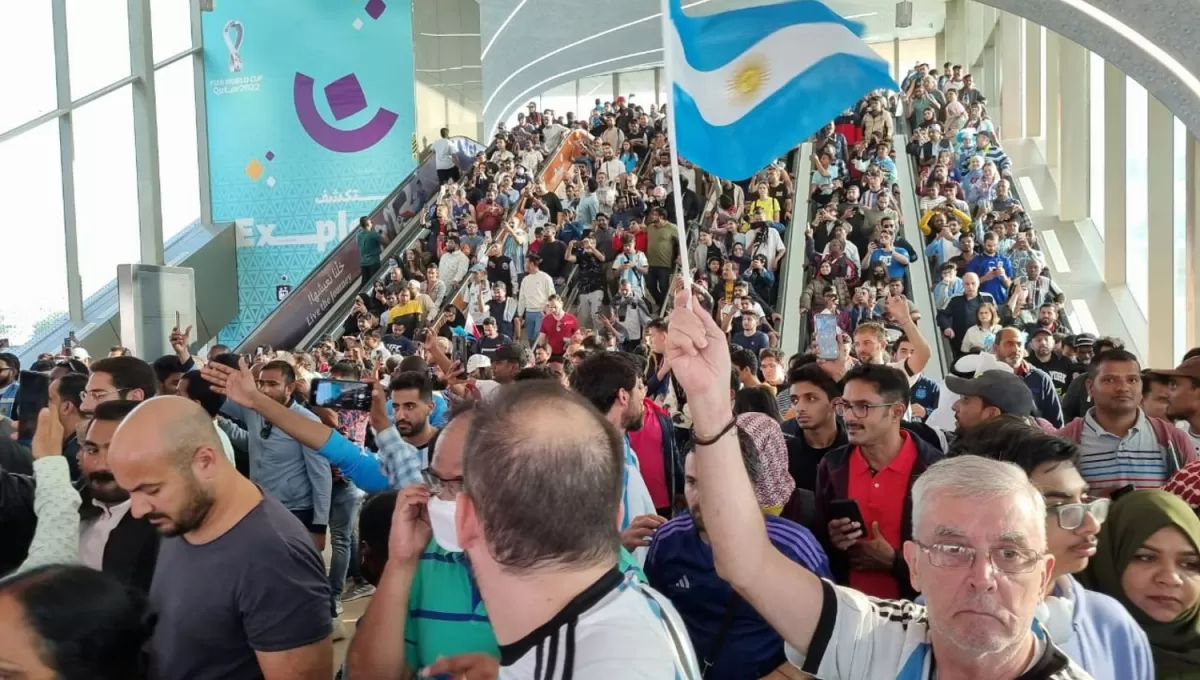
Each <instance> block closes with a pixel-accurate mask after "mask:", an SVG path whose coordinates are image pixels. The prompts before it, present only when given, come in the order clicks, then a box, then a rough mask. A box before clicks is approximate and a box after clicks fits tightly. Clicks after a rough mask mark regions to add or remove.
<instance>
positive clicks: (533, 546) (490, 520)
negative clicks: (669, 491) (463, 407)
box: [463, 380, 625, 573]
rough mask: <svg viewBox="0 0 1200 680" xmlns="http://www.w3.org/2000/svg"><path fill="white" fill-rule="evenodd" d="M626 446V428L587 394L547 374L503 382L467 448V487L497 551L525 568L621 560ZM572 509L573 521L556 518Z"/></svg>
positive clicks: (509, 563)
mask: <svg viewBox="0 0 1200 680" xmlns="http://www.w3.org/2000/svg"><path fill="white" fill-rule="evenodd" d="M530 422H560V423H570V424H571V427H569V428H533V429H531V428H530V427H529V423H530ZM624 452H625V444H624V440H623V438H622V436H621V433H620V432H618V431H617V428H616V427H614V426H613V424H612V423H610V422H609V421H608V420H607V419H606V418H604V416H603V415H602V414H600V413H599V412H598V411H597V410H596V407H595V406H593V405H592V404H591V403H590V402H588V401H587V400H586V399H584V398H583V397H582V396H581V395H579V394H576V393H574V392H571V391H569V390H563V389H562V387H561V386H559V385H557V384H555V383H553V382H551V381H547V380H527V381H524V382H520V383H515V384H513V385H506V386H504V387H502V388H500V389H499V390H496V391H495V392H494V393H493V394H492V396H491V398H489V399H488V400H487V403H486V405H485V407H484V408H481V409H477V410H476V413H475V416H474V420H473V421H472V423H471V428H470V432H469V434H468V435H467V445H466V447H465V450H464V455H463V483H464V490H465V491H466V493H467V494H468V495H469V496H470V498H471V501H472V502H473V503H474V506H475V512H476V516H477V517H478V519H479V524H480V526H481V528H482V530H483V534H484V536H485V537H486V540H487V542H488V550H489V552H490V554H491V556H492V557H493V558H494V559H495V560H496V562H497V563H499V564H500V565H501V566H503V567H504V568H505V569H507V570H509V571H512V572H518V573H519V572H525V571H529V570H533V569H537V568H539V567H545V566H550V565H556V566H563V565H580V566H583V565H586V566H596V565H599V564H603V563H604V562H605V561H610V560H615V558H616V555H617V552H618V550H619V548H620V544H621V538H620V534H619V532H618V530H617V526H616V517H617V514H618V511H619V509H620V506H621V494H622V488H623V480H624V472H625V466H624V456H625V453H624ZM567 509H569V511H570V514H571V518H570V521H569V522H567V521H550V522H547V518H555V517H558V518H561V516H562V513H563V512H564V511H566V510H567Z"/></svg>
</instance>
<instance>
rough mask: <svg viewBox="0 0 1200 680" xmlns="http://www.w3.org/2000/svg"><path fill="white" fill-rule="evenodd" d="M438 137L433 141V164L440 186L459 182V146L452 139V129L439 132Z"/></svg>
mask: <svg viewBox="0 0 1200 680" xmlns="http://www.w3.org/2000/svg"><path fill="white" fill-rule="evenodd" d="M438 135H439V136H438V138H437V139H435V140H433V162H434V167H436V168H437V177H438V184H445V183H447V182H457V181H458V180H459V177H460V173H459V171H458V145H457V144H455V143H454V140H452V139H450V128H442V129H441V130H438Z"/></svg>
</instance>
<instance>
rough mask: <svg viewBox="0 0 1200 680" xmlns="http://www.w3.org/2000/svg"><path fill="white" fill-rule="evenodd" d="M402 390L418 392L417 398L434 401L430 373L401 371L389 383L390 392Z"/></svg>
mask: <svg viewBox="0 0 1200 680" xmlns="http://www.w3.org/2000/svg"><path fill="white" fill-rule="evenodd" d="M400 390H416V391H417V396H418V397H420V398H421V400H423V401H429V400H431V399H433V385H432V384H431V382H430V380H429V374H428V373H422V372H420V371H401V372H399V373H397V374H396V375H394V376H392V379H391V380H390V381H389V382H388V391H389V392H399V391H400Z"/></svg>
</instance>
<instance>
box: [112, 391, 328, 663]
mask: <svg viewBox="0 0 1200 680" xmlns="http://www.w3.org/2000/svg"><path fill="white" fill-rule="evenodd" d="M108 461H109V466H110V467H111V469H112V472H113V475H114V476H115V477H116V480H117V482H118V483H119V484H120V485H121V487H122V488H124V489H127V490H129V492H130V499H131V501H132V504H131V506H130V512H131V513H132V514H133V516H134V517H139V518H141V517H145V518H146V519H147V520H149V522H150V523H151V524H153V525H154V526H155V527H156V528H157V529H158V531H159V533H161V534H162V535H163V536H164V538H163V541H162V544H161V546H160V548H159V553H158V564H157V566H156V569H155V572H154V580H153V583H152V585H151V588H150V600H151V604H152V605H153V608H154V610H155V611H156V612H157V614H158V624H157V627H156V628H155V634H154V641H153V645H152V650H151V651H152V657H153V674H152V675H153V677H155V678H157V679H158V680H175V679H179V680H183V679H184V678H187V679H188V680H207V679H209V678H211V679H212V680H217V679H218V678H219V679H221V680H243V679H245V680H257V679H258V678H265V679H266V680H276V679H279V680H283V679H285V678H286V679H287V680H310V679H311V680H327V679H328V678H329V677H331V676H332V675H333V650H332V642H331V640H330V628H331V625H330V619H329V581H328V580H327V579H326V577H325V570H324V565H323V563H322V561H321V556H320V555H319V554H318V553H317V551H316V548H315V547H314V546H313V543H312V539H311V538H310V536H309V534H308V532H307V531H306V530H305V527H304V525H302V524H301V523H300V521H299V520H298V519H296V517H295V516H294V515H293V514H292V513H291V512H289V511H288V510H287V509H286V508H284V507H283V505H281V504H280V503H279V502H278V501H276V500H274V499H273V498H271V497H270V496H267V495H265V494H264V493H263V492H262V491H261V490H260V489H259V488H258V487H257V486H255V485H254V483H252V482H251V481H249V480H248V479H246V478H245V477H243V476H242V475H241V474H239V473H238V471H237V470H236V469H235V468H234V467H233V465H232V464H230V462H229V460H228V459H227V458H226V457H225V454H224V453H223V452H222V450H221V442H220V439H218V437H217V434H216V431H215V430H214V429H213V427H212V421H211V420H209V418H208V414H206V413H205V412H204V411H203V409H201V408H200V407H199V406H198V405H196V404H194V403H192V402H190V401H187V400H186V399H182V398H180V397H158V398H155V399H151V400H150V401H147V402H146V403H145V404H143V405H141V406H139V407H138V408H137V409H136V410H134V411H133V413H131V414H130V415H129V416H128V417H127V418H126V419H125V422H124V423H122V425H121V427H120V429H118V430H117V432H116V434H115V435H114V437H113V440H112V444H111V445H110V448H109V454H108Z"/></svg>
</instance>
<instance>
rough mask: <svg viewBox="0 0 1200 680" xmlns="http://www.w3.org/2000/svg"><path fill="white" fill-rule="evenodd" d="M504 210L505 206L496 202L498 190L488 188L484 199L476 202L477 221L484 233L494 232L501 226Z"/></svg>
mask: <svg viewBox="0 0 1200 680" xmlns="http://www.w3.org/2000/svg"><path fill="white" fill-rule="evenodd" d="M504 212H505V211H504V206H502V205H500V204H499V203H498V202H496V190H495V189H488V191H487V194H486V195H485V196H484V198H483V200H482V201H480V202H479V203H476V204H475V223H476V224H478V225H479V229H480V230H481V231H483V232H484V233H491V232H494V231H496V229H498V228H500V221H501V220H503V219H504Z"/></svg>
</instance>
